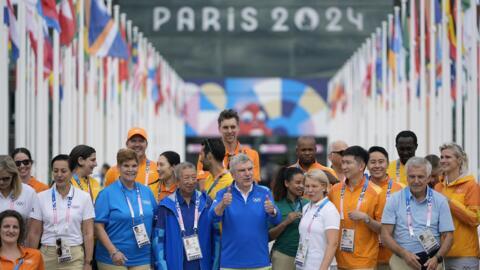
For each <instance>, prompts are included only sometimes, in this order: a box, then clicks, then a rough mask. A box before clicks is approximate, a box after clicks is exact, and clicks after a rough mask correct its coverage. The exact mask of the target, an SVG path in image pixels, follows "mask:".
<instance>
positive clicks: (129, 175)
mask: <svg viewBox="0 0 480 270" xmlns="http://www.w3.org/2000/svg"><path fill="white" fill-rule="evenodd" d="M119 171H120V177H121V178H122V179H123V180H124V181H126V182H135V178H136V177H137V172H138V163H137V161H136V160H134V159H130V160H127V161H125V162H123V163H122V164H120V165H119Z"/></svg>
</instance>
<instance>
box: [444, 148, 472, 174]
mask: <svg viewBox="0 0 480 270" xmlns="http://www.w3.org/2000/svg"><path fill="white" fill-rule="evenodd" d="M445 149H450V150H452V151H453V153H455V157H456V158H457V159H458V160H459V161H460V174H464V173H467V172H468V157H467V153H465V151H464V150H463V148H462V147H461V146H460V145H458V144H456V143H454V142H451V143H444V144H442V145H441V146H440V152H442V151H443V150H445Z"/></svg>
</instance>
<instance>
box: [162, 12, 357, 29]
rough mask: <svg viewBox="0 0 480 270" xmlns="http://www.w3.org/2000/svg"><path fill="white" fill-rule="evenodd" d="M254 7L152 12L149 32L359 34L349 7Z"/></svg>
mask: <svg viewBox="0 0 480 270" xmlns="http://www.w3.org/2000/svg"><path fill="white" fill-rule="evenodd" d="M260 12H265V10H264V9H262V10H258V9H257V8H255V7H251V6H247V7H241V8H239V7H224V8H218V7H212V6H205V7H201V8H198V7H195V8H193V7H191V6H181V7H179V8H176V9H173V8H169V7H164V6H157V7H155V8H154V9H153V30H154V31H156V32H162V31H164V32H166V31H169V32H171V31H176V32H239V31H241V32H255V31H260V30H262V31H264V30H268V31H270V32H277V33H281V32H289V31H301V32H312V31H321V32H324V31H326V32H342V31H343V30H344V29H345V28H346V27H348V28H349V29H355V30H357V31H359V32H361V31H363V20H364V18H363V13H361V12H356V11H355V10H354V9H353V8H352V7H342V8H340V7H336V6H331V7H326V8H322V9H318V8H313V7H308V6H304V7H299V8H296V9H294V10H292V9H291V8H290V9H287V8H286V7H282V6H278V7H274V8H272V9H269V10H267V12H268V13H269V16H263V13H262V16H259V14H260Z"/></svg>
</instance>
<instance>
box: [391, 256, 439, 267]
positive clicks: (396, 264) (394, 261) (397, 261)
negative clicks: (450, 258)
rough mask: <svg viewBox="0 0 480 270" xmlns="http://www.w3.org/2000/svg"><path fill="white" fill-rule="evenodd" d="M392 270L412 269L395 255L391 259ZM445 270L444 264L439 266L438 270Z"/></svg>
mask: <svg viewBox="0 0 480 270" xmlns="http://www.w3.org/2000/svg"><path fill="white" fill-rule="evenodd" d="M390 269H392V270H407V269H412V268H411V267H410V266H409V265H408V264H407V263H406V262H405V261H404V260H403V259H402V258H400V257H398V256H397V255H395V254H393V255H392V257H391V258H390ZM441 269H443V266H442V264H439V265H438V266H437V270H441Z"/></svg>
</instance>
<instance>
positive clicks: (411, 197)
mask: <svg viewBox="0 0 480 270" xmlns="http://www.w3.org/2000/svg"><path fill="white" fill-rule="evenodd" d="M428 189H429V188H428V187H427V188H426V189H425V198H423V199H422V200H421V201H417V198H415V197H414V196H413V194H412V191H411V190H410V187H409V188H408V192H409V193H410V201H412V202H415V203H417V204H423V203H426V202H427V199H428ZM404 197H405V196H404Z"/></svg>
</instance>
